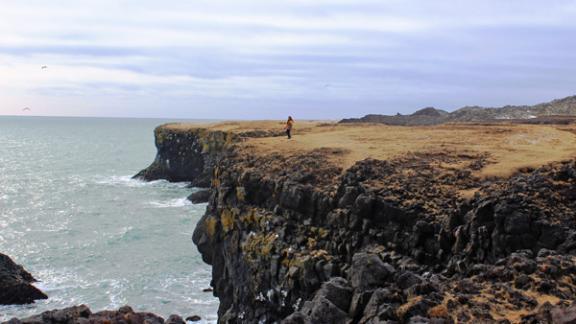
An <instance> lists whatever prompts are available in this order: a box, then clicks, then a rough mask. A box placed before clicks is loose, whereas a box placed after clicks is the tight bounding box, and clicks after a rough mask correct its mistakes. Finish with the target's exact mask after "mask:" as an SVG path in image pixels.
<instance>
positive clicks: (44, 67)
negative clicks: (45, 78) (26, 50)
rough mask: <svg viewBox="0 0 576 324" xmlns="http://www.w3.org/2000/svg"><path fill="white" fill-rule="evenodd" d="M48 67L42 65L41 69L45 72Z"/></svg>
mask: <svg viewBox="0 0 576 324" xmlns="http://www.w3.org/2000/svg"><path fill="white" fill-rule="evenodd" d="M47 68H48V67H47V66H46V65H42V67H41V68H40V69H42V70H44V69H47Z"/></svg>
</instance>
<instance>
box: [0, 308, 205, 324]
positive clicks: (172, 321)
mask: <svg viewBox="0 0 576 324" xmlns="http://www.w3.org/2000/svg"><path fill="white" fill-rule="evenodd" d="M199 320H200V317H198V316H190V317H188V318H187V321H192V322H194V321H199ZM57 323H92V324H111V323H132V324H184V323H185V321H184V320H183V319H182V317H180V316H178V315H170V317H168V319H167V320H164V319H163V318H162V317H160V316H158V315H155V314H152V313H146V312H135V311H134V310H133V309H132V307H130V306H123V307H120V308H119V309H118V310H114V311H108V310H106V311H100V312H96V313H93V312H92V311H91V310H90V308H88V306H86V305H80V306H72V307H69V308H64V309H57V310H52V311H46V312H43V313H42V314H38V315H35V316H31V317H27V318H22V319H17V318H13V319H11V320H9V321H7V322H4V323H3V324H57Z"/></svg>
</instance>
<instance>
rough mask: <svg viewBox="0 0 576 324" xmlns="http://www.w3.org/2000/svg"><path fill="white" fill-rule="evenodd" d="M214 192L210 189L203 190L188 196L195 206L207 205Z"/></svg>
mask: <svg viewBox="0 0 576 324" xmlns="http://www.w3.org/2000/svg"><path fill="white" fill-rule="evenodd" d="M211 194H212V192H211V191H210V190H209V189H202V190H198V191H195V192H193V193H192V194H190V196H188V200H190V201H191V202H192V203H193V204H202V203H207V202H208V200H210V195H211Z"/></svg>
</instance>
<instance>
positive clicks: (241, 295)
mask: <svg viewBox="0 0 576 324" xmlns="http://www.w3.org/2000/svg"><path fill="white" fill-rule="evenodd" d="M341 153H342V152H339V151H338V150H328V149H326V150H317V151H313V152H309V153H299V154H294V155H292V156H279V155H274V154H270V155H256V154H250V153H249V152H247V151H245V150H240V149H238V148H235V147H234V146H233V145H232V146H231V147H230V149H227V150H226V152H222V153H221V155H219V158H218V160H217V161H216V163H215V164H214V168H213V170H212V181H211V190H212V193H213V194H212V195H211V197H210V200H209V204H208V207H207V210H206V213H205V215H204V216H203V217H202V219H201V220H200V221H199V223H198V225H197V227H196V229H195V231H194V235H193V241H194V243H195V244H196V245H197V247H198V249H199V251H200V253H201V254H202V257H203V259H204V261H205V262H207V263H208V264H210V265H212V276H213V278H212V286H213V287H214V295H215V296H217V297H218V298H219V299H220V308H219V311H218V314H219V322H220V323H236V322H250V323H251V322H263V323H272V322H276V321H284V323H352V322H353V323H356V322H357V323H380V322H387V321H389V322H399V323H456V322H458V323H459V322H497V321H501V322H502V323H505V322H506V321H521V320H522V321H525V322H528V323H537V322H538V321H540V322H538V323H547V322H550V323H551V322H552V321H553V320H552V319H553V318H565V319H570V318H572V317H571V316H573V313H574V307H575V306H571V303H572V301H573V300H574V299H576V285H575V284H574V283H576V257H575V256H574V254H575V253H576V226H575V225H576V199H575V198H576V162H575V161H566V162H562V163H555V164H551V165H549V166H545V167H542V168H540V169H536V170H523V171H522V172H519V173H518V174H516V175H514V176H513V177H511V178H509V179H492V180H485V179H483V180H482V179H477V178H475V177H474V176H473V171H475V170H478V169H481V168H482V167H483V166H484V165H485V164H486V157H485V156H481V155H478V156H474V155H469V154H468V155H463V154H414V155H412V156H409V157H405V158H401V159H396V160H391V161H379V160H364V161H359V162H357V163H356V164H355V165H354V166H353V167H351V168H350V169H348V170H342V169H341V168H339V167H338V166H336V165H334V164H332V163H331V162H330V160H329V159H328V158H327V156H329V155H331V156H334V155H338V154H341ZM450 165H458V166H459V167H458V168H455V167H450ZM463 192H468V193H469V192H475V194H473V195H471V197H470V198H463V197H468V195H464V194H460V193H463Z"/></svg>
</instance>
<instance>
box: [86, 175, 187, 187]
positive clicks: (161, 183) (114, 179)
mask: <svg viewBox="0 0 576 324" xmlns="http://www.w3.org/2000/svg"><path fill="white" fill-rule="evenodd" d="M96 183H97V184H100V185H112V186H126V187H130V188H140V187H168V188H187V187H188V186H189V183H188V182H169V181H166V180H154V181H144V180H141V179H134V178H133V177H132V176H130V175H123V176H110V177H106V178H103V179H102V178H100V179H99V180H96Z"/></svg>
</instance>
